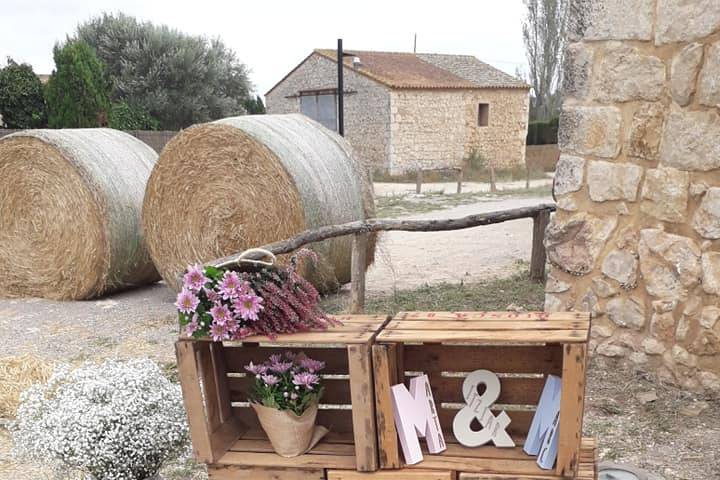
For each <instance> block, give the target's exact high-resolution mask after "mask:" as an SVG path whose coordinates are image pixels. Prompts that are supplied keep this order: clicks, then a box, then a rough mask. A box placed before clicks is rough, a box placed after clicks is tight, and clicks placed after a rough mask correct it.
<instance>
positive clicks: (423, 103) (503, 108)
mask: <svg viewBox="0 0 720 480" xmlns="http://www.w3.org/2000/svg"><path fill="white" fill-rule="evenodd" d="M480 103H487V104H489V106H490V107H489V111H490V114H489V121H488V125H487V126H482V127H481V126H478V104H480ZM528 107H529V96H528V91H527V90H525V89H480V90H444V91H440V90H393V91H392V92H391V94H390V112H391V136H390V137H391V140H390V173H391V174H397V173H402V172H406V171H411V170H415V169H417V168H418V167H423V168H437V167H446V166H456V165H461V164H462V162H463V160H464V159H465V158H466V157H467V156H468V155H470V154H471V153H472V152H473V151H474V150H477V151H478V152H479V153H481V154H482V155H483V157H484V158H485V159H486V160H487V164H488V165H492V166H495V167H497V168H510V167H514V166H518V165H523V164H524V162H525V138H526V136H527V119H528Z"/></svg>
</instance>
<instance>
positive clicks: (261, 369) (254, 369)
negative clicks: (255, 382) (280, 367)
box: [245, 362, 268, 375]
mask: <svg viewBox="0 0 720 480" xmlns="http://www.w3.org/2000/svg"><path fill="white" fill-rule="evenodd" d="M245 370H247V371H248V372H250V373H252V374H253V375H263V374H265V373H267V371H268V367H267V365H264V364H262V363H261V364H260V365H255V364H254V363H253V362H250V363H249V364H247V365H245Z"/></svg>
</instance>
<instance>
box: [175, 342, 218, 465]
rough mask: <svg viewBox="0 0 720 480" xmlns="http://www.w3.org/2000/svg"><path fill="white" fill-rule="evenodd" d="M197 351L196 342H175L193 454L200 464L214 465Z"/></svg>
mask: <svg viewBox="0 0 720 480" xmlns="http://www.w3.org/2000/svg"><path fill="white" fill-rule="evenodd" d="M195 351H196V343H195V342H192V341H183V340H180V341H177V342H175V354H176V356H177V368H178V375H179V377H180V388H181V389H182V395H183V403H184V405H185V411H187V415H188V425H189V426H190V438H191V440H192V447H193V454H194V456H195V459H196V460H197V461H199V462H208V463H212V462H213V461H214V460H215V459H214V458H213V457H212V447H211V444H210V431H209V430H208V425H207V421H206V420H205V409H204V406H203V398H202V391H201V390H200V371H199V369H198V365H197V361H196V357H195Z"/></svg>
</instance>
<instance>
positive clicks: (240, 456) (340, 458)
mask: <svg viewBox="0 0 720 480" xmlns="http://www.w3.org/2000/svg"><path fill="white" fill-rule="evenodd" d="M217 463H218V464H219V465H239V466H246V467H247V466H253V467H271V468H339V469H343V470H355V469H356V468H357V465H356V463H355V455H312V454H305V455H300V456H298V457H293V458H285V457H281V456H280V455H278V454H277V453H274V452H272V453H263V452H232V451H229V452H227V453H226V454H225V455H223V456H222V457H220V459H219V460H218V462H217Z"/></svg>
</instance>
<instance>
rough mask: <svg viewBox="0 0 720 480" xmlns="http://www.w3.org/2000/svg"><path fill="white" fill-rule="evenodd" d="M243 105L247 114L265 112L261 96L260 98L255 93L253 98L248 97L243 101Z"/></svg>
mask: <svg viewBox="0 0 720 480" xmlns="http://www.w3.org/2000/svg"><path fill="white" fill-rule="evenodd" d="M243 106H244V107H245V111H247V113H248V114H249V115H261V114H264V113H265V104H264V103H263V101H262V98H260V95H255V98H252V97H250V98H248V99H247V100H245V102H244V103H243Z"/></svg>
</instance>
